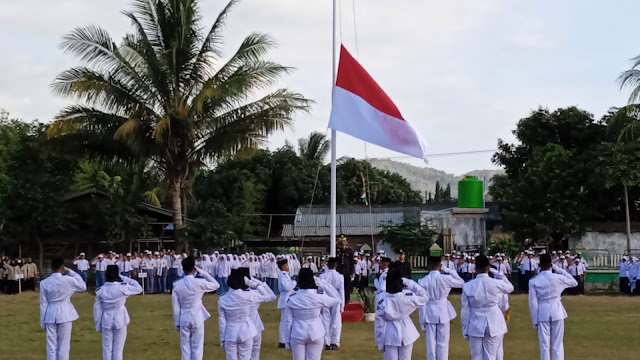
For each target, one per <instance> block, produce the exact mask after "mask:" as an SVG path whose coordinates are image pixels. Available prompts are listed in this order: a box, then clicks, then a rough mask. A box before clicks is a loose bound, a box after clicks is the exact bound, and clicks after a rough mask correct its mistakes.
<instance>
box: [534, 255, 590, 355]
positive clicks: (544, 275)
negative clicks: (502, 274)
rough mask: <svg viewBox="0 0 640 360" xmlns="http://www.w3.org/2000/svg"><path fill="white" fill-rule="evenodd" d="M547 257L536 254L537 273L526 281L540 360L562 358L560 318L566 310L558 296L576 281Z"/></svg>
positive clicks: (562, 326) (563, 316)
mask: <svg viewBox="0 0 640 360" xmlns="http://www.w3.org/2000/svg"><path fill="white" fill-rule="evenodd" d="M553 271H554V272H555V274H554V273H553V272H551V257H550V256H549V255H547V254H544V255H540V274H539V275H538V276H536V277H534V278H533V279H531V281H529V311H530V312H531V320H532V321H533V327H534V328H535V329H536V330H537V331H538V341H539V342H540V359H541V360H563V359H564V345H563V344H562V339H563V337H564V319H566V318H567V312H566V311H565V310H564V307H563V306H562V299H561V295H562V292H563V291H564V290H565V289H568V288H572V287H575V286H577V285H578V281H577V280H576V279H574V278H573V276H571V275H570V274H569V273H568V272H566V271H564V270H562V269H561V268H559V267H558V266H556V265H554V266H553Z"/></svg>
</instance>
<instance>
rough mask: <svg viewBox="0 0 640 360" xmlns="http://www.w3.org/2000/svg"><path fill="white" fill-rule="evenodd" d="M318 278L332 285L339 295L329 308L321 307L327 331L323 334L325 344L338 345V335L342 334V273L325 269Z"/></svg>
mask: <svg viewBox="0 0 640 360" xmlns="http://www.w3.org/2000/svg"><path fill="white" fill-rule="evenodd" d="M320 278H321V279H322V280H324V281H326V282H327V284H329V285H331V286H333V289H334V290H335V291H336V292H337V293H338V296H339V297H340V303H339V304H337V305H334V306H332V307H330V308H323V309H322V319H323V321H324V327H325V329H326V330H327V333H326V334H325V336H324V344H325V345H338V346H340V335H341V334H342V312H343V311H344V300H345V296H344V275H342V274H340V273H339V272H337V271H336V270H335V269H327V271H325V272H324V273H322V275H320Z"/></svg>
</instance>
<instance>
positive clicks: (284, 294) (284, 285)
mask: <svg viewBox="0 0 640 360" xmlns="http://www.w3.org/2000/svg"><path fill="white" fill-rule="evenodd" d="M278 268H279V269H280V273H279V274H278V289H280V298H279V299H278V309H280V327H279V328H278V347H280V348H285V347H286V345H285V332H286V331H287V329H286V328H285V317H284V308H285V307H286V304H287V300H288V299H289V296H290V295H291V294H293V293H294V291H293V289H295V287H296V285H297V284H298V283H297V282H296V281H295V280H291V277H290V276H289V262H288V261H287V259H281V260H278Z"/></svg>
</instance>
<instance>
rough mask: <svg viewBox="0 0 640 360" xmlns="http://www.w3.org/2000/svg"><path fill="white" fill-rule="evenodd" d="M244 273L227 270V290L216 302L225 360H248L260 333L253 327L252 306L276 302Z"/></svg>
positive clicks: (271, 293) (254, 325)
mask: <svg viewBox="0 0 640 360" xmlns="http://www.w3.org/2000/svg"><path fill="white" fill-rule="evenodd" d="M245 270H246V272H245ZM248 271H249V269H248V268H238V269H233V270H231V274H230V275H229V279H228V282H227V284H228V285H229V289H230V290H229V291H228V292H227V293H226V294H224V295H222V296H221V297H220V300H219V301H218V314H219V321H218V325H219V328H220V345H221V346H222V348H223V349H224V351H225V353H226V354H227V360H250V359H252V354H253V350H254V349H253V345H254V344H253V342H254V339H255V338H256V336H258V334H259V333H260V332H261V331H262V330H259V329H258V328H256V321H255V318H254V313H253V312H254V307H255V306H256V305H257V306H259V305H260V303H262V302H268V301H273V300H275V299H276V294H274V293H273V291H272V290H271V288H269V286H267V284H265V283H263V282H261V281H259V280H257V279H250V278H248V277H246V276H245V275H247V274H248Z"/></svg>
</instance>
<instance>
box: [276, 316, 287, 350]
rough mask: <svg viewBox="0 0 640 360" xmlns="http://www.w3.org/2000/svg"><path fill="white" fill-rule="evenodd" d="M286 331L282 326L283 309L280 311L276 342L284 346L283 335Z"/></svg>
mask: <svg viewBox="0 0 640 360" xmlns="http://www.w3.org/2000/svg"><path fill="white" fill-rule="evenodd" d="M286 331H287V329H286V328H285V326H284V309H280V326H279V327H278V342H279V343H280V344H284V341H285V340H284V333H285V332H286Z"/></svg>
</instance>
